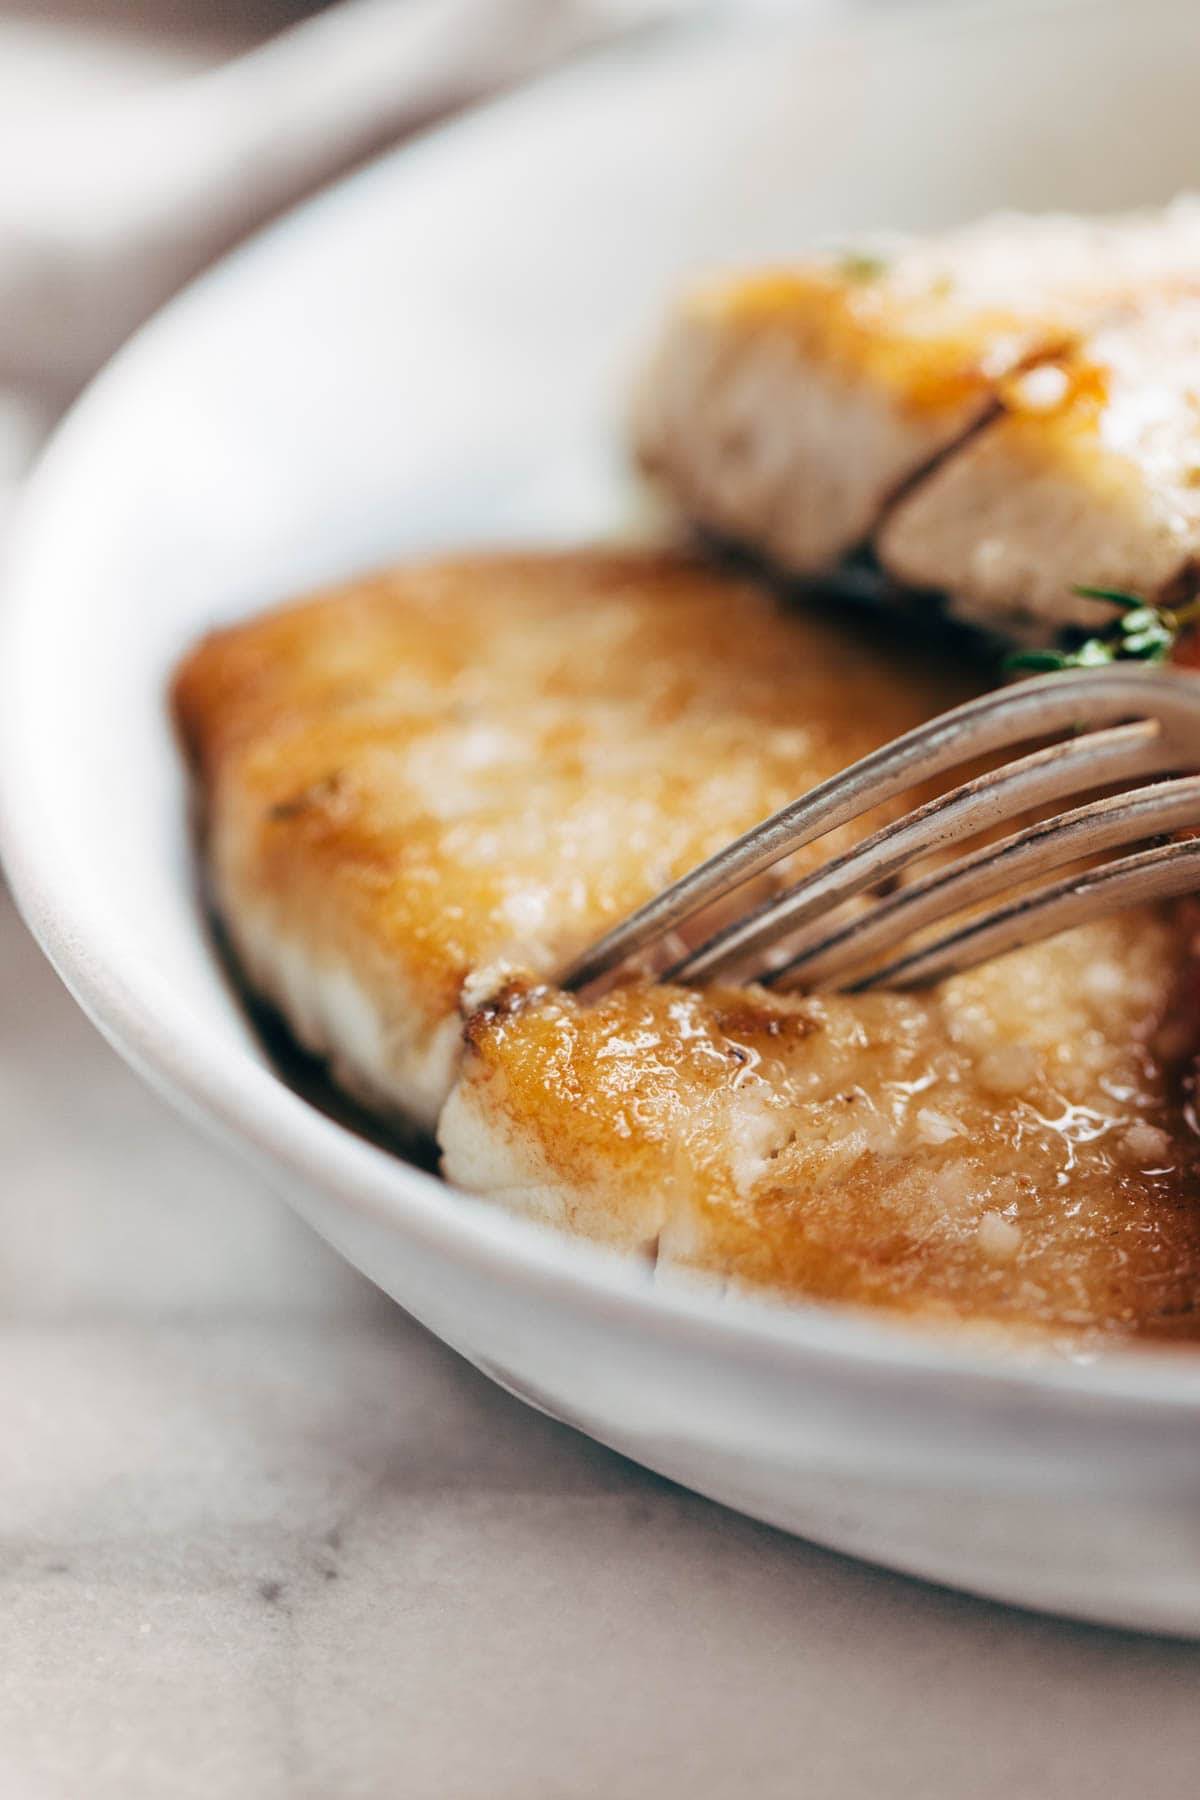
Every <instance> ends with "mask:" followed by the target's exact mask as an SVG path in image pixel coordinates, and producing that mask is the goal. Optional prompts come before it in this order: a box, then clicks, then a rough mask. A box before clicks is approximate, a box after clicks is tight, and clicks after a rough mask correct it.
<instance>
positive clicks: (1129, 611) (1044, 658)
mask: <svg viewBox="0 0 1200 1800" xmlns="http://www.w3.org/2000/svg"><path fill="white" fill-rule="evenodd" d="M1071 591H1072V593H1075V594H1079V595H1080V596H1081V598H1083V599H1085V600H1108V601H1110V602H1111V603H1112V605H1114V606H1120V607H1123V608H1124V611H1123V612H1122V614H1121V617H1120V618H1119V619H1116V620H1114V622H1113V624H1112V625H1111V626H1109V628H1108V630H1107V631H1104V632H1102V633H1100V634H1098V635H1097V636H1094V637H1087V638H1083V639H1082V640H1081V641H1080V642H1078V643H1076V644H1074V645H1071V646H1067V647H1064V648H1063V649H1060V650H1018V651H1017V652H1016V653H1015V654H1014V655H1012V656H1010V657H1008V659H1007V660H1006V662H1005V665H1004V667H1005V670H1006V672H1007V673H1010V674H1015V673H1018V672H1021V673H1026V674H1028V673H1033V672H1035V671H1037V672H1043V673H1046V672H1050V671H1053V670H1056V669H1095V668H1099V667H1100V666H1101V665H1102V664H1104V663H1113V662H1144V663H1161V662H1166V661H1167V659H1168V657H1169V656H1170V654H1171V652H1172V650H1173V649H1174V648H1175V644H1176V641H1177V639H1178V637H1179V634H1180V632H1181V631H1183V630H1185V629H1186V628H1187V627H1188V626H1190V625H1195V624H1196V623H1197V622H1200V595H1197V596H1195V597H1194V598H1192V599H1191V600H1188V601H1185V603H1184V604H1183V605H1182V606H1178V607H1172V606H1156V605H1154V603H1153V602H1152V601H1149V600H1146V599H1145V598H1144V597H1143V596H1142V595H1141V594H1127V593H1126V592H1125V591H1124V589H1123V588H1107V587H1084V586H1082V585H1080V586H1078V587H1075V588H1072V590H1071Z"/></svg>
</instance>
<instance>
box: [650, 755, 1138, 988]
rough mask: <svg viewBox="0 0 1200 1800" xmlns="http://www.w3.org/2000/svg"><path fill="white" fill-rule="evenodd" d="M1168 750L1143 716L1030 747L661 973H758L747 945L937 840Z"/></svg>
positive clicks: (836, 901) (1133, 769) (885, 873)
mask: <svg viewBox="0 0 1200 1800" xmlns="http://www.w3.org/2000/svg"><path fill="white" fill-rule="evenodd" d="M1172 754H1173V752H1172V751H1171V750H1170V749H1169V748H1168V747H1167V746H1166V745H1164V743H1163V741H1162V739H1161V737H1160V736H1159V734H1158V733H1157V732H1156V730H1155V728H1154V726H1153V725H1152V724H1151V723H1149V722H1148V721H1146V720H1143V721H1141V722H1140V723H1138V724H1135V725H1119V726H1116V727H1114V728H1113V729H1112V730H1109V731H1096V732H1089V733H1087V734H1086V735H1085V736H1083V737H1079V738H1076V739H1074V740H1073V741H1072V742H1069V743H1065V744H1061V743H1060V744H1054V745H1051V746H1050V747H1049V748H1047V749H1045V750H1035V751H1034V752H1033V753H1032V754H1031V755H1029V756H1025V757H1022V758H1020V759H1019V760H1018V761H1017V762H1013V763H1008V764H1006V765H1005V766H1004V767H1003V768H1001V769H993V770H991V771H989V772H988V773H987V774H985V775H979V776H977V777H976V778H975V779H974V780H973V781H968V782H964V783H963V785H962V786H961V787H957V788H953V789H952V790H951V791H950V792H949V793H947V794H941V795H939V796H938V797H937V798H936V799H934V800H930V801H928V802H926V804H925V805H924V806H921V807H918V808H917V809H916V811H914V812H912V813H909V814H907V815H906V816H905V817H904V818H903V819H897V820H894V821H893V822H892V823H891V824H889V825H884V826H882V827H881V829H880V830H878V831H876V832H874V833H872V835H871V836H870V837H868V838H865V839H864V840H863V842H862V843H861V844H856V845H854V846H853V848H852V849H850V850H847V851H846V852H845V853H844V854H843V855H842V856H839V857H835V858H833V859H831V860H830V861H829V862H827V863H825V864H824V865H823V866H822V867H821V868H820V869H818V870H815V871H814V872H813V874H811V875H808V876H806V877H805V878H804V879H803V880H802V881H799V882H797V883H796V884H795V886H793V887H790V888H788V889H786V890H785V892H783V893H782V894H777V895H774V896H772V897H771V898H770V899H768V900H766V901H764V902H763V904H762V905H761V906H759V907H757V908H756V909H755V910H754V911H753V912H751V913H748V914H747V915H746V917H745V918H744V919H740V920H737V921H736V922H735V923H734V924H732V925H729V926H726V927H724V928H723V929H722V930H720V931H718V932H715V933H714V934H713V936H712V937H710V938H708V939H707V940H706V941H705V942H704V943H702V944H700V945H698V946H696V947H695V948H693V949H692V950H691V951H690V952H689V953H688V954H687V955H686V956H684V957H682V958H681V959H680V960H679V962H677V963H676V964H675V965H674V966H673V967H672V968H670V969H668V970H667V972H666V975H665V977H664V979H666V980H668V981H701V980H705V981H711V980H713V979H715V978H716V977H718V976H724V975H727V974H729V973H730V971H731V970H732V969H733V968H734V967H736V968H737V971H738V973H739V974H741V975H744V976H745V975H748V974H749V973H750V972H751V971H752V970H757V975H758V977H759V978H761V977H762V975H763V974H764V971H763V970H762V969H761V968H758V966H757V965H756V964H755V962H754V960H753V959H754V953H755V952H756V951H760V950H761V951H765V950H768V949H770V948H771V947H773V946H775V945H777V944H779V943H780V941H781V940H782V939H784V938H787V937H790V936H791V935H792V934H793V933H794V932H795V930H796V929H797V928H798V927H799V926H801V925H803V924H804V923H805V921H806V920H810V919H814V918H817V917H823V916H825V915H826V914H828V913H829V911H830V910H831V909H832V908H833V907H836V906H840V905H841V904H842V903H843V902H844V901H846V900H850V899H852V898H853V897H854V896H855V895H856V894H861V893H862V892H863V890H864V889H866V888H872V887H876V886H878V884H879V883H880V882H881V881H886V880H887V879H888V877H889V876H891V875H894V874H895V873H896V872H897V871H898V870H899V869H902V868H903V867H905V866H906V865H907V864H908V863H911V862H913V861H915V860H916V859H917V858H918V857H920V856H923V855H925V854H927V853H928V852H929V851H930V850H932V849H934V848H935V847H936V846H939V845H947V844H952V843H957V842H959V841H960V840H962V839H963V838H972V837H978V835H979V833H980V832H982V831H987V830H988V829H990V828H991V827H992V826H994V825H998V824H1003V823H1004V822H1006V821H1007V820H1009V819H1011V818H1013V817H1014V815H1016V814H1018V813H1021V812H1027V811H1029V810H1030V808H1032V807H1035V806H1044V805H1048V804H1049V803H1050V802H1052V801H1055V800H1061V799H1063V798H1064V797H1065V796H1066V795H1068V794H1077V793H1080V792H1087V791H1088V789H1090V788H1097V787H1104V786H1106V785H1107V784H1108V783H1109V782H1112V781H1121V780H1130V779H1133V778H1134V777H1136V776H1141V775H1152V774H1155V773H1161V771H1162V768H1163V759H1164V756H1167V757H1170V756H1171V755H1172Z"/></svg>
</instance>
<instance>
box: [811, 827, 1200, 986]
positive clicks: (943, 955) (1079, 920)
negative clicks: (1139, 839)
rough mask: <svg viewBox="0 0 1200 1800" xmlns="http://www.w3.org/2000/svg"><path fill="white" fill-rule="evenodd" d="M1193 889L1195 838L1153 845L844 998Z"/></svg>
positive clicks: (946, 942)
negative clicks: (1124, 908)
mask: <svg viewBox="0 0 1200 1800" xmlns="http://www.w3.org/2000/svg"><path fill="white" fill-rule="evenodd" d="M1197 886H1200V838H1188V839H1186V840H1184V841H1183V842H1182V843H1170V844H1157V845H1155V846H1154V847H1153V848H1151V849H1149V850H1139V851H1136V852H1135V853H1134V854H1133V855H1132V856H1123V857H1121V858H1120V859H1119V860H1118V861H1117V862H1114V863H1108V864H1107V865H1106V866H1105V867H1104V868H1102V869H1093V870H1089V871H1088V872H1087V873H1086V874H1084V875H1076V876H1068V877H1067V879H1066V880H1065V881H1056V882H1054V883H1052V884H1051V885H1050V886H1048V887H1044V888H1039V889H1038V890H1036V891H1035V892H1034V893H1032V894H1024V895H1022V896H1021V898H1020V899H1018V900H1013V901H1010V902H1009V904H1008V905H1007V906H1000V907H997V908H996V909H995V910H994V911H993V912H990V913H987V914H985V916H984V917H983V918H981V919H973V920H972V921H971V922H970V924H968V925H964V926H962V927H961V928H960V929H959V930H957V931H953V932H950V933H949V934H948V935H947V936H946V937H944V938H941V939H939V940H938V942H937V943H935V944H929V945H926V946H925V947H924V948H923V949H921V950H916V951H914V952H912V954H911V955H908V956H902V957H897V959H896V960H895V961H894V962H891V963H888V964H887V965H886V966H885V967H884V968H882V969H875V970H872V972H871V974H870V975H866V976H864V977H863V978H862V980H861V981H856V982H853V983H851V984H850V986H849V988H848V989H847V992H849V993H852V994H859V993H864V992H866V990H867V989H868V988H876V987H924V986H926V985H927V984H928V983H930V982H934V981H942V980H944V979H945V978H946V977H947V976H948V975H959V974H961V973H962V972H963V971H964V970H965V969H973V968H975V967H976V966H977V965H978V964H979V963H982V962H988V961H990V960H991V958H992V957H994V956H1003V955H1004V954H1005V953H1006V952H1007V951H1009V950H1016V949H1019V948H1021V947H1022V946H1023V945H1026V944H1036V943H1039V942H1040V941H1041V940H1042V939H1043V938H1048V937H1056V936H1057V935H1058V933H1059V932H1060V931H1069V930H1071V928H1072V927H1073V926H1076V925H1085V924H1087V922H1088V920H1089V919H1096V918H1100V917H1101V916H1102V915H1103V914H1105V913H1109V912H1115V911H1117V910H1118V908H1120V907H1125V906H1136V905H1138V904H1140V903H1142V902H1146V901H1150V900H1177V899H1179V898H1180V897H1181V896H1182V895H1184V894H1191V893H1194V892H1195V891H1196V888H1197Z"/></svg>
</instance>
